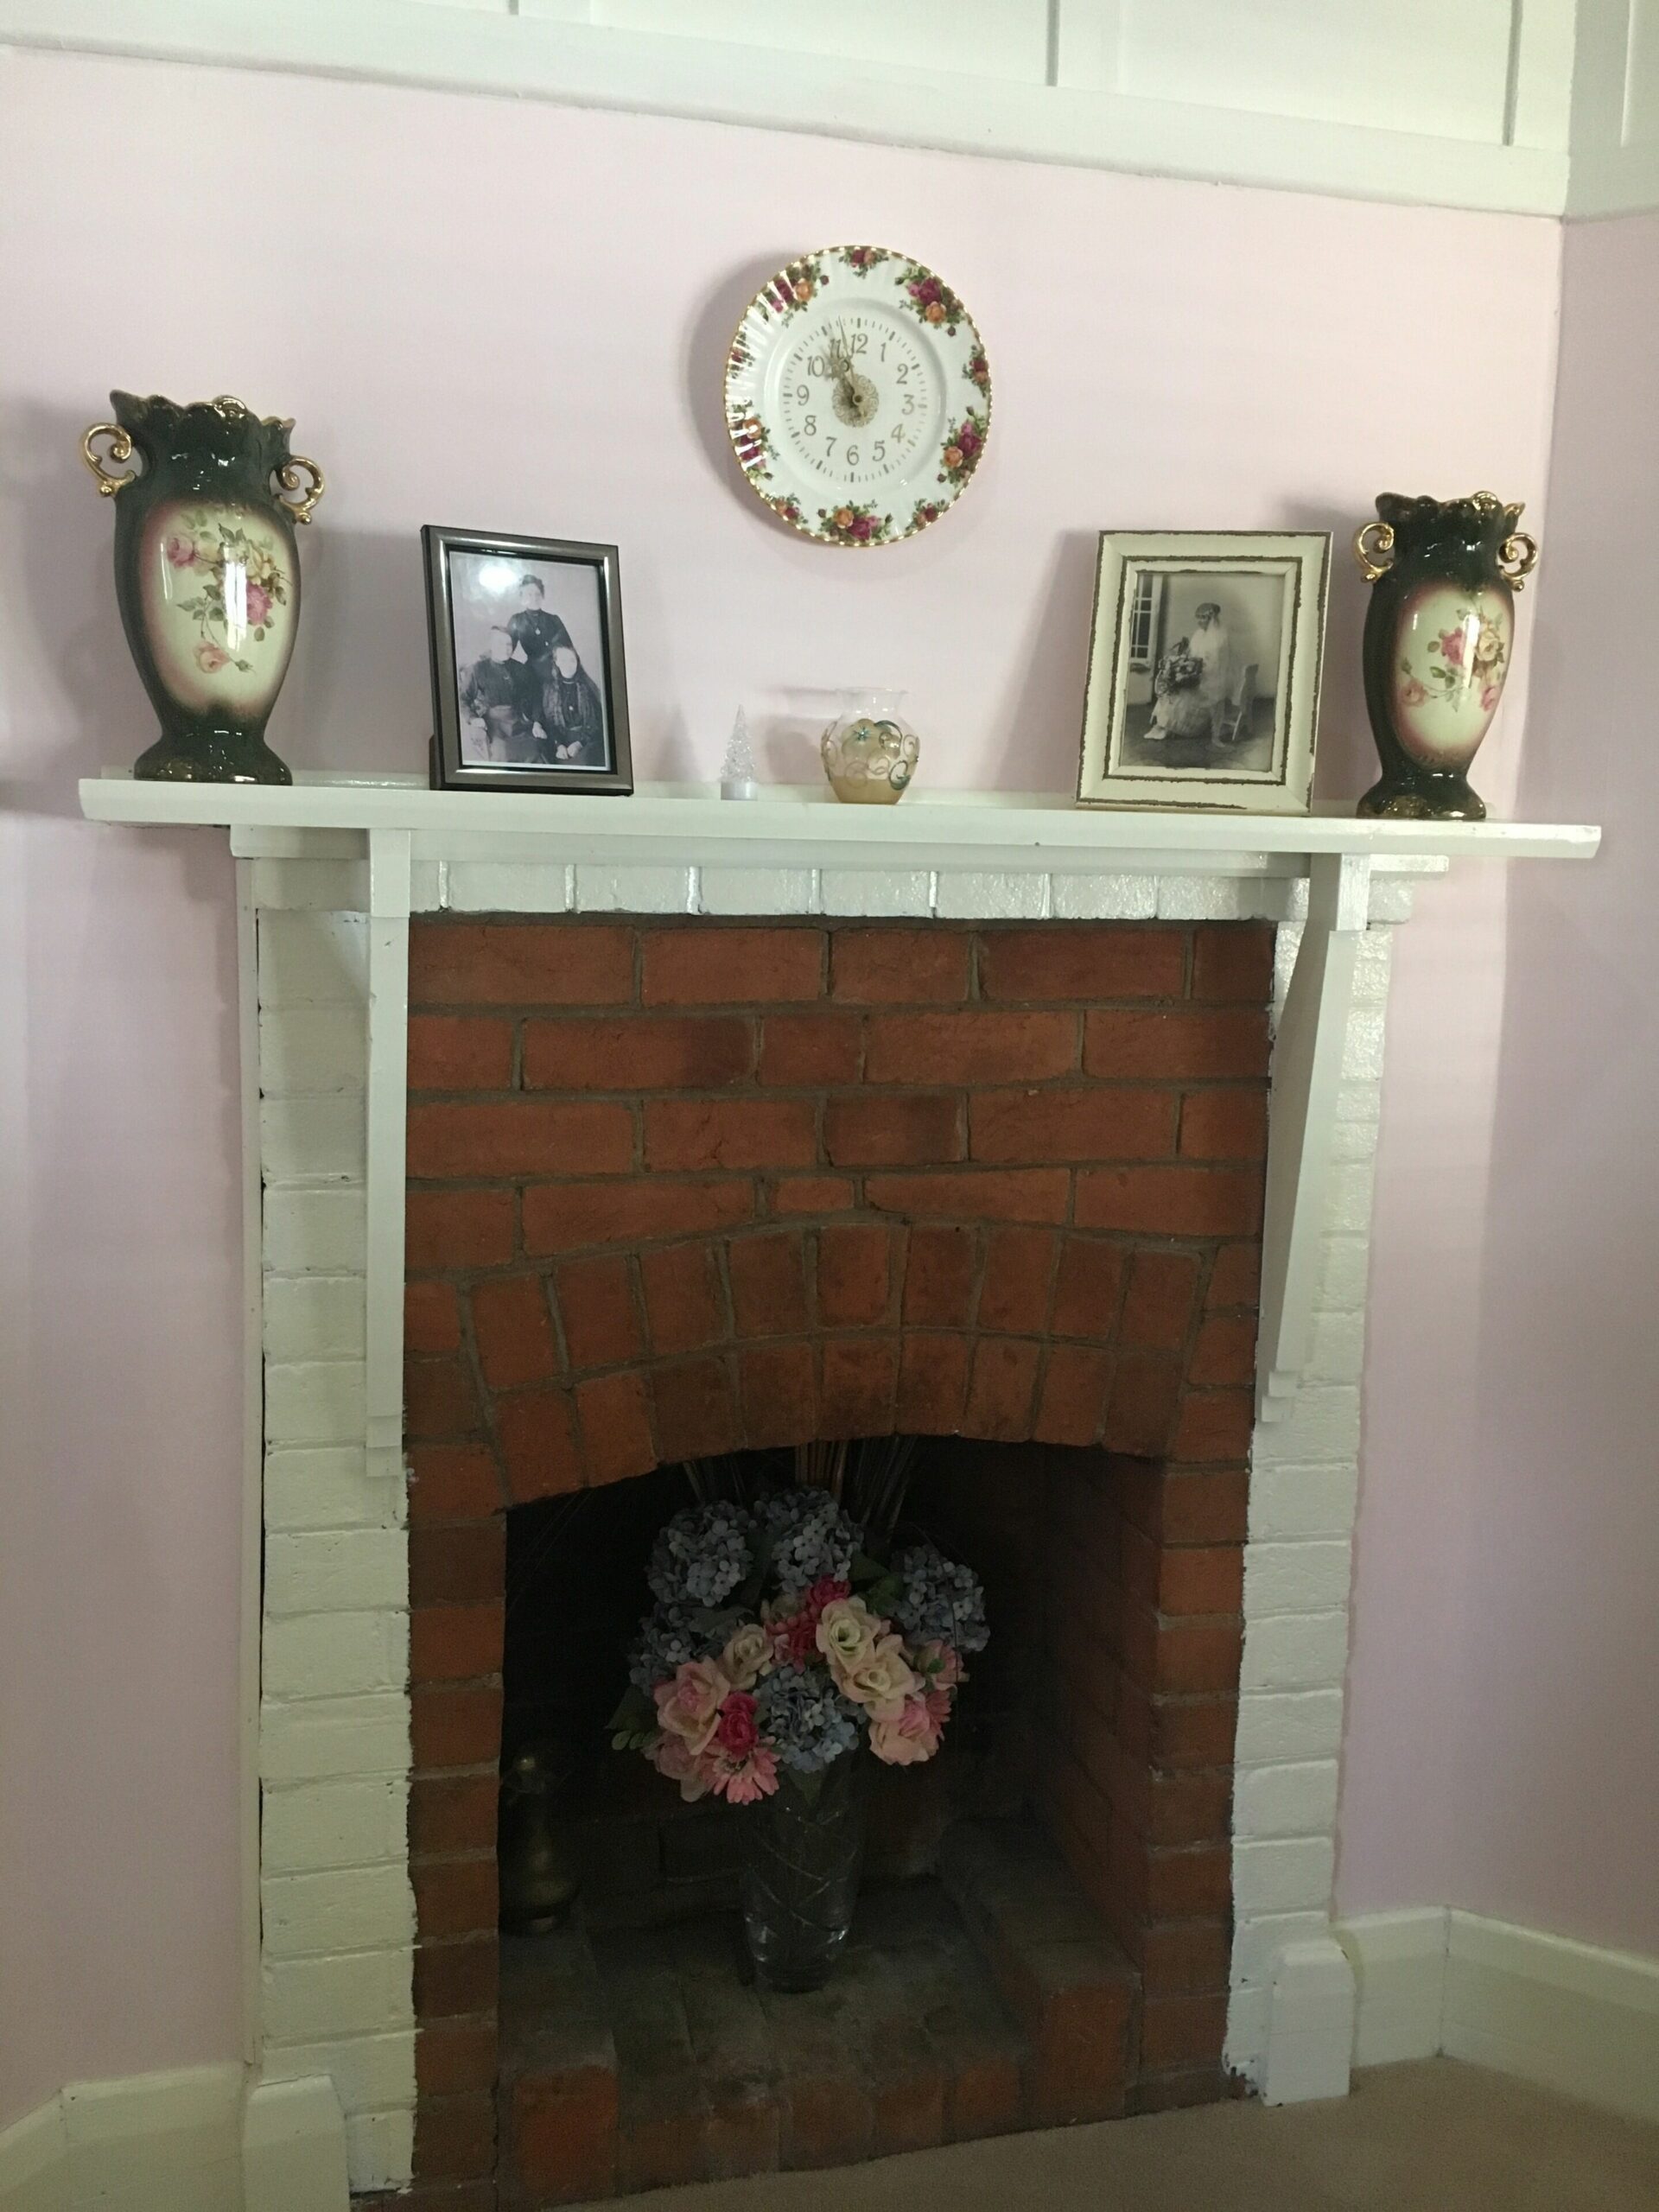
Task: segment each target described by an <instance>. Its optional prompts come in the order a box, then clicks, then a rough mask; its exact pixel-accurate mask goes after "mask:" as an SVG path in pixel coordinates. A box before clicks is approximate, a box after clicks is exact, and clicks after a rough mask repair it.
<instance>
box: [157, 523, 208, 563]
mask: <svg viewBox="0 0 1659 2212" xmlns="http://www.w3.org/2000/svg"><path fill="white" fill-rule="evenodd" d="M162 551H163V552H164V553H165V554H166V555H167V557H168V560H169V561H170V562H171V563H172V564H173V566H174V567H175V569H194V567H195V565H196V563H197V562H198V561H199V560H200V558H201V554H200V549H199V548H198V546H197V544H196V541H195V539H194V537H185V536H184V534H183V532H182V531H174V533H173V535H172V537H169V538H168V541H167V543H166V544H165V545H164V546H163V547H162Z"/></svg>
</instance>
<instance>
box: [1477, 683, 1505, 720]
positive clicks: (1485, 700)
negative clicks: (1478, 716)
mask: <svg viewBox="0 0 1659 2212" xmlns="http://www.w3.org/2000/svg"><path fill="white" fill-rule="evenodd" d="M1502 697H1503V685H1502V684H1501V683H1487V684H1484V685H1483V686H1482V688H1481V694H1480V703H1481V705H1482V707H1483V708H1484V709H1485V711H1486V712H1487V713H1488V714H1489V715H1490V714H1491V711H1492V709H1493V708H1494V707H1496V706H1497V702H1498V701H1499V700H1500V699H1501V698H1502Z"/></svg>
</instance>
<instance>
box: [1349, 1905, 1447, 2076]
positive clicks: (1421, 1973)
mask: <svg viewBox="0 0 1659 2212" xmlns="http://www.w3.org/2000/svg"><path fill="white" fill-rule="evenodd" d="M1450 1917H1451V1916H1450V1914H1449V1913H1448V1912H1447V1911H1446V1907H1445V1906H1444V1905H1426V1906H1423V1907H1421V1908H1420V1909H1418V1910H1414V1911H1409V1912H1373V1913H1367V1914H1366V1915H1365V1916H1364V1917H1363V1918H1362V1919H1358V1920H1350V1921H1346V1922H1344V1923H1341V1924H1339V1925H1338V1929H1337V1930H1336V1936H1337V1940H1338V1942H1339V1943H1340V1944H1341V1945H1342V1948H1344V1951H1346V1952H1347V1954H1348V1957H1349V1961H1350V1963H1351V1965H1352V1967H1353V1969H1354V1986H1355V1988H1356V1991H1357V1995H1358V2004H1357V2009H1356V2012H1355V2019H1354V2063H1355V2065H1356V2066H1392V2065H1394V2064H1395V2063H1396V2062H1397V2061H1399V2060H1400V2059H1402V2058H1435V2057H1438V2056H1439V2055H1440V2025H1441V2021H1442V2018H1443V2017H1444V2012H1445V1999H1446V1923H1447V1922H1448V1920H1449V1919H1450Z"/></svg>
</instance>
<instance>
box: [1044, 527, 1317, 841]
mask: <svg viewBox="0 0 1659 2212" xmlns="http://www.w3.org/2000/svg"><path fill="white" fill-rule="evenodd" d="M1330 566H1331V537H1330V533H1329V531H1301V532H1298V533H1296V534H1294V535H1278V534H1275V533H1274V532H1271V531H1160V532H1158V533H1157V534H1155V535H1154V534H1152V533H1149V532H1148V533H1135V534H1130V533H1128V532H1124V531H1108V532H1106V533H1104V534H1103V536H1102V538H1101V541H1100V559H1099V563H1098V566H1097V568H1096V579H1095V627H1094V639H1093V643H1092V645H1091V647H1090V658H1089V689H1088V694H1087V696H1086V699H1085V701H1084V712H1083V762H1082V767H1081V770H1080V772H1079V775H1078V779H1077V798H1078V799H1079V801H1080V802H1081V803H1082V804H1084V805H1085V806H1161V807H1188V806H1192V807H1218V808H1226V809H1229V810H1235V811H1237V812H1240V813H1246V814H1306V811H1307V808H1308V800H1309V798H1310V795H1311V792H1312V790H1313V741H1314V732H1315V728H1316V726H1317V724H1318V721H1319V663H1320V659H1321V657H1322V654H1323V652H1324V645H1325V582H1326V577H1327V575H1328V573H1329V570H1330Z"/></svg>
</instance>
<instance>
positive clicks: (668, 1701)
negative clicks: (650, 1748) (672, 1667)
mask: <svg viewBox="0 0 1659 2212" xmlns="http://www.w3.org/2000/svg"><path fill="white" fill-rule="evenodd" d="M731 1687H732V1686H731V1684H730V1683H729V1682H728V1681H727V1679H726V1677H725V1675H723V1674H722V1673H721V1669H719V1667H718V1666H716V1664H715V1662H714V1661H713V1660H712V1659H688V1660H687V1661H686V1662H684V1664H683V1666H682V1667H680V1668H678V1669H677V1670H676V1673H675V1675H674V1678H673V1680H672V1681H667V1682H658V1685H657V1687H656V1688H655V1690H654V1691H653V1692H652V1695H653V1696H654V1697H655V1699H656V1700H657V1718H658V1721H659V1722H660V1723H661V1724H662V1726H663V1727H664V1729H665V1730H666V1731H667V1732H668V1733H669V1734H670V1735H671V1736H677V1737H678V1738H680V1740H681V1742H682V1743H683V1745H685V1747H686V1749H687V1751H690V1754H691V1756H692V1757H693V1758H701V1757H702V1753H703V1752H704V1751H707V1750H708V1748H709V1745H710V1743H711V1742H712V1741H713V1739H714V1733H715V1725H716V1723H717V1722H718V1720H719V1718H720V1708H721V1706H722V1704H724V1702H725V1700H726V1696H727V1693H728V1691H729V1690H730V1688H731Z"/></svg>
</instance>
